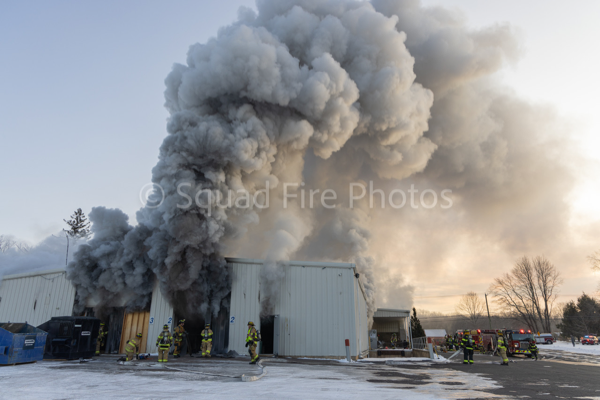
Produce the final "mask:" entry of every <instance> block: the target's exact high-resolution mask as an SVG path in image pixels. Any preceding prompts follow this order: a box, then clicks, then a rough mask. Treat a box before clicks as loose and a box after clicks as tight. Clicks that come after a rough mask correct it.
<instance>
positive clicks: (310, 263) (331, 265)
mask: <svg viewBox="0 0 600 400" xmlns="http://www.w3.org/2000/svg"><path fill="white" fill-rule="evenodd" d="M225 260H226V261H227V262H231V263H238V264H261V265H262V264H264V263H265V260H257V259H254V258H235V257H225ZM285 264H286V265H291V266H294V267H319V268H324V267H325V268H349V269H355V268H356V264H352V263H342V262H320V261H287V262H285Z"/></svg>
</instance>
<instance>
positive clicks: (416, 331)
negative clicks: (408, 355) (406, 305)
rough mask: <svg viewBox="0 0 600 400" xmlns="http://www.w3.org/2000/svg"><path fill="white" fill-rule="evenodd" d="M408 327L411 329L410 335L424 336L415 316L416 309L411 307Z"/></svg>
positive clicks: (423, 331)
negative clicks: (411, 313) (411, 312)
mask: <svg viewBox="0 0 600 400" xmlns="http://www.w3.org/2000/svg"><path fill="white" fill-rule="evenodd" d="M410 328H411V329H412V337H413V338H419V337H425V330H424V329H423V327H422V326H421V321H419V318H417V310H416V309H415V308H414V307H413V315H412V316H411V317H410Z"/></svg>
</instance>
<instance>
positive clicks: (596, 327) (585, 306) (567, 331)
mask: <svg viewBox="0 0 600 400" xmlns="http://www.w3.org/2000/svg"><path fill="white" fill-rule="evenodd" d="M557 327H558V329H560V330H561V331H562V334H563V336H571V335H573V336H575V337H580V336H585V335H590V334H597V333H599V332H600V302H599V301H598V300H596V299H594V298H593V297H591V296H588V295H587V294H585V293H584V294H583V295H581V296H580V297H579V298H578V299H577V303H575V302H574V301H570V302H568V303H567V304H566V305H565V306H564V308H563V318H562V322H561V323H560V324H558V325H557Z"/></svg>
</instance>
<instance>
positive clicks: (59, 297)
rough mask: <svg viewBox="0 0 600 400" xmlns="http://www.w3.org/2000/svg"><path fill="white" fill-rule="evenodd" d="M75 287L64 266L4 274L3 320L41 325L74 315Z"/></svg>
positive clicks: (0, 310) (0, 298)
mask: <svg viewBox="0 0 600 400" xmlns="http://www.w3.org/2000/svg"><path fill="white" fill-rule="evenodd" d="M74 302H75V288H74V287H73V285H71V282H69V281H68V280H67V278H66V271H65V270H49V271H42V272H37V273H29V274H20V275H11V276H5V277H4V279H3V280H2V283H1V284H0V321H1V322H8V321H10V322H25V321H27V323H29V324H30V325H33V326H38V325H41V324H42V323H44V322H46V321H48V320H49V319H50V318H52V317H58V316H71V315H73V304H74Z"/></svg>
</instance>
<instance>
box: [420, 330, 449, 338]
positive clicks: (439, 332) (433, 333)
mask: <svg viewBox="0 0 600 400" xmlns="http://www.w3.org/2000/svg"><path fill="white" fill-rule="evenodd" d="M425 336H427V337H445V336H446V330H445V329H425Z"/></svg>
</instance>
